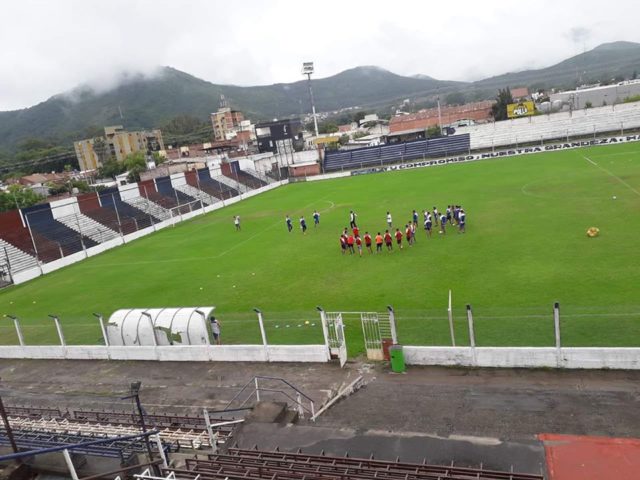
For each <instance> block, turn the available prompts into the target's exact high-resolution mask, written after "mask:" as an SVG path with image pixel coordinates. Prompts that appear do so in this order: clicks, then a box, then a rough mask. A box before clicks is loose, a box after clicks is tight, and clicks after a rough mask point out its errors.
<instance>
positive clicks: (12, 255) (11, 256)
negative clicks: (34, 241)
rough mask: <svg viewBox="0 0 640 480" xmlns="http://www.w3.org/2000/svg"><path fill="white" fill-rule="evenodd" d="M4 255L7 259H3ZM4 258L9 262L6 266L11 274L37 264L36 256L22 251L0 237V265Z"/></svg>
mask: <svg viewBox="0 0 640 480" xmlns="http://www.w3.org/2000/svg"><path fill="white" fill-rule="evenodd" d="M5 255H6V256H7V259H5ZM6 260H8V262H9V265H7V268H8V269H9V270H10V272H11V273H12V274H13V273H17V272H22V271H24V270H28V269H29V268H33V267H37V266H38V260H37V259H36V257H34V256H33V255H29V254H28V253H26V252H23V251H22V250H20V249H19V248H17V247H14V246H13V245H12V244H10V243H9V242H5V241H4V240H2V239H1V238H0V265H2V264H4V263H5V261H6Z"/></svg>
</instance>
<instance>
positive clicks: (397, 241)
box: [395, 228, 402, 250]
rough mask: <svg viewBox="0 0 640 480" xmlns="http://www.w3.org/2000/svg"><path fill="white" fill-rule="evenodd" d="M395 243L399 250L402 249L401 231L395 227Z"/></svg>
mask: <svg viewBox="0 0 640 480" xmlns="http://www.w3.org/2000/svg"><path fill="white" fill-rule="evenodd" d="M395 235H396V243H397V244H398V247H400V250H402V232H401V231H400V229H399V228H396V233H395Z"/></svg>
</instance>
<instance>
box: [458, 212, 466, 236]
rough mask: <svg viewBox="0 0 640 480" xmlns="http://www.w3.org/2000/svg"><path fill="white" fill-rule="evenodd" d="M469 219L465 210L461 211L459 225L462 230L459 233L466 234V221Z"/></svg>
mask: <svg viewBox="0 0 640 480" xmlns="http://www.w3.org/2000/svg"><path fill="white" fill-rule="evenodd" d="M466 218H467V214H466V213H464V210H463V209H460V213H459V214H458V225H459V227H460V230H459V232H458V233H464V232H465V220H466Z"/></svg>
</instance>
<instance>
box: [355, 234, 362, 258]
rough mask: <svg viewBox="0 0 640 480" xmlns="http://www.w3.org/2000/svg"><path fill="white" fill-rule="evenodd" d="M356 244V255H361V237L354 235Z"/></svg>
mask: <svg viewBox="0 0 640 480" xmlns="http://www.w3.org/2000/svg"><path fill="white" fill-rule="evenodd" d="M356 246H357V247H358V255H360V256H362V239H361V238H360V237H356Z"/></svg>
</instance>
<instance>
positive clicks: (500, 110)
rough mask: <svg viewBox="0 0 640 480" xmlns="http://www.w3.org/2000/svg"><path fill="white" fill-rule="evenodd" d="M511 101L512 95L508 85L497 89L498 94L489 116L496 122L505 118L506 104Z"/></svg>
mask: <svg viewBox="0 0 640 480" xmlns="http://www.w3.org/2000/svg"><path fill="white" fill-rule="evenodd" d="M510 103H513V96H512V95H511V90H509V87H506V88H503V89H500V90H498V96H497V97H496V103H494V104H493V105H492V106H491V116H492V117H493V119H494V120H495V121H496V122H499V121H500V120H506V119H507V118H508V116H507V105H509V104H510Z"/></svg>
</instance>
